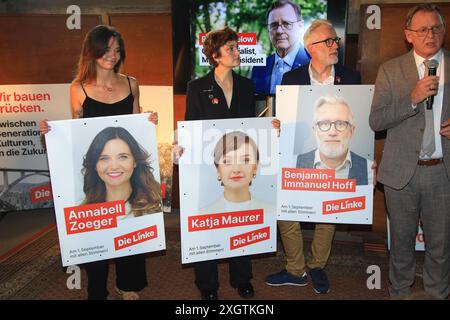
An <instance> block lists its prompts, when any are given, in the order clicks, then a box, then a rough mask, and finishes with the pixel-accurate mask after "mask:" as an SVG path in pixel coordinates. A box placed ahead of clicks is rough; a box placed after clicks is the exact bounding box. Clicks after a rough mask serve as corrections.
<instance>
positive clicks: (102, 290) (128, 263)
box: [84, 254, 147, 300]
mask: <svg viewBox="0 0 450 320" xmlns="http://www.w3.org/2000/svg"><path fill="white" fill-rule="evenodd" d="M109 261H110V260H103V261H95V262H91V263H86V264H85V265H84V267H85V268H86V272H87V276H88V299H89V300H106V297H107V296H108V290H107V283H108V272H109ZM114 262H115V265H116V286H117V288H119V289H120V290H123V291H141V290H142V289H144V288H145V287H146V286H147V274H146V270H145V255H144V254H138V255H134V256H128V257H123V258H117V259H114Z"/></svg>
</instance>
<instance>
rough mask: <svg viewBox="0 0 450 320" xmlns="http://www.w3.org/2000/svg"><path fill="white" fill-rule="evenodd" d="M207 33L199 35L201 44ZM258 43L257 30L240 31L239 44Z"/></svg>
mask: <svg viewBox="0 0 450 320" xmlns="http://www.w3.org/2000/svg"><path fill="white" fill-rule="evenodd" d="M206 35H207V33H200V34H199V35H198V41H199V44H200V45H201V46H202V45H203V42H204V41H205V38H206ZM256 44H257V41H256V33H255V32H239V33H238V45H239V46H254V45H256Z"/></svg>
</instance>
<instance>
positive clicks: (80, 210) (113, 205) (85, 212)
mask: <svg viewBox="0 0 450 320" xmlns="http://www.w3.org/2000/svg"><path fill="white" fill-rule="evenodd" d="M123 215H125V201H123V200H120V201H111V202H103V203H93V204H87V205H82V206H76V207H68V208H64V218H65V221H66V231H67V234H68V235H69V234H76V233H83V232H91V231H98V230H103V229H111V228H116V227H117V216H123Z"/></svg>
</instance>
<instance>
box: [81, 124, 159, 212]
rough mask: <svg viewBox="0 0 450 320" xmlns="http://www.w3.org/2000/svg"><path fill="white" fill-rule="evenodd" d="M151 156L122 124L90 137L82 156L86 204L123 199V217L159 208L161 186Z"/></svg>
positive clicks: (154, 210)
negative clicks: (85, 151)
mask: <svg viewBox="0 0 450 320" xmlns="http://www.w3.org/2000/svg"><path fill="white" fill-rule="evenodd" d="M149 160H150V156H149V155H148V154H147V152H146V151H145V150H144V149H143V148H142V147H141V146H140V145H139V144H138V142H137V141H136V140H135V139H134V137H133V136H132V135H131V134H130V133H129V132H128V131H127V130H126V129H124V128H121V127H108V128H105V129H103V130H102V131H100V132H99V133H98V134H97V135H96V136H95V138H94V140H93V141H92V143H91V145H90V146H89V149H88V151H87V153H86V156H85V157H84V159H83V169H82V173H83V176H84V184H83V191H84V194H85V200H84V203H85V204H89V203H101V202H109V201H117V200H124V201H126V204H125V206H126V207H129V208H127V210H126V215H125V216H124V217H122V216H119V217H118V220H123V219H125V218H128V217H140V216H143V215H146V214H151V213H155V212H160V211H161V186H160V184H159V183H158V182H157V181H156V180H155V177H154V176H153V173H152V171H153V168H152V167H151V166H150V162H149Z"/></svg>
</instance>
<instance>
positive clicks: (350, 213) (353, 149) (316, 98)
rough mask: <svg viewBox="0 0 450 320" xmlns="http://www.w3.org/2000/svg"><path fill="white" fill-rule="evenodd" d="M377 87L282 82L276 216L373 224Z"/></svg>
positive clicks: (280, 218) (279, 90)
mask: <svg viewBox="0 0 450 320" xmlns="http://www.w3.org/2000/svg"><path fill="white" fill-rule="evenodd" d="M372 96H373V86H370V85H346V86H280V87H278V91H277V114H276V116H277V118H278V119H279V120H280V122H281V133H280V144H279V146H280V160H279V175H278V190H277V215H278V216H277V219H278V220H288V221H307V222H319V223H320V222H323V223H353V224H372V211H373V210H372V209H373V187H374V184H375V183H374V180H375V175H374V168H375V166H374V163H373V159H374V132H373V131H372V130H371V129H370V127H369V118H368V117H369V113H370V107H371V103H372Z"/></svg>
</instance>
